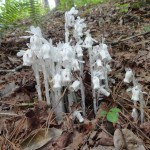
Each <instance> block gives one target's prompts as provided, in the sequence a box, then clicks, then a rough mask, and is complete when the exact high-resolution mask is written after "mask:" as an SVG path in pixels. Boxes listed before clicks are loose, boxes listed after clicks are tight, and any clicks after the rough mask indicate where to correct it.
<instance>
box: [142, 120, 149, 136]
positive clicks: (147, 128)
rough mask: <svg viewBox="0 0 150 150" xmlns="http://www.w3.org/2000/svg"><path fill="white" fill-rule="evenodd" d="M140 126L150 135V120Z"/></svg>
mask: <svg viewBox="0 0 150 150" xmlns="http://www.w3.org/2000/svg"><path fill="white" fill-rule="evenodd" d="M140 128H141V129H143V130H144V132H145V133H146V134H149V135H150V121H148V122H145V123H142V124H141V125H140Z"/></svg>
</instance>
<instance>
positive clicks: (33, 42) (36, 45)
mask: <svg viewBox="0 0 150 150" xmlns="http://www.w3.org/2000/svg"><path fill="white" fill-rule="evenodd" d="M30 46H31V49H32V50H33V51H38V50H40V48H41V46H42V40H41V39H40V38H39V37H38V36H36V35H33V36H31V38H30Z"/></svg>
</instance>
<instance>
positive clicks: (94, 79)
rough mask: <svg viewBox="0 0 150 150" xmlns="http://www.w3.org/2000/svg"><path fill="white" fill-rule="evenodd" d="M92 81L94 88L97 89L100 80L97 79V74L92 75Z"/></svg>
mask: <svg viewBox="0 0 150 150" xmlns="http://www.w3.org/2000/svg"><path fill="white" fill-rule="evenodd" d="M92 83H93V86H94V90H98V89H99V88H100V81H99V78H98V77H97V76H94V77H93V79H92Z"/></svg>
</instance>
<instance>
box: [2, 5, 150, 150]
mask: <svg viewBox="0 0 150 150" xmlns="http://www.w3.org/2000/svg"><path fill="white" fill-rule="evenodd" d="M79 15H80V17H81V18H85V23H86V24H87V29H90V32H91V35H92V37H93V38H95V39H96V40H97V41H99V42H100V41H101V39H102V37H105V39H106V40H105V42H106V43H107V44H108V46H109V50H110V54H111V56H112V58H113V62H112V64H111V67H112V72H111V73H110V74H109V77H110V78H111V79H113V80H114V81H115V82H114V83H112V84H111V85H110V89H111V96H109V97H108V98H105V100H103V101H102V102H101V103H100V106H99V110H98V113H97V115H96V117H94V116H93V112H92V110H89V109H90V108H88V107H89V106H90V105H92V96H91V92H89V88H88V85H90V81H89V78H88V75H87V76H85V79H84V84H85V85H87V89H85V90H86V106H87V110H88V112H87V113H88V115H87V117H86V119H85V121H84V122H83V123H78V122H77V121H75V122H74V121H73V120H72V119H71V117H70V115H69V114H64V122H62V123H60V124H58V123H57V122H56V120H55V117H54V115H53V112H52V111H51V109H49V108H48V107H47V106H46V104H45V102H44V101H43V102H38V100H37V93H36V89H35V84H36V82H35V78H34V74H33V71H32V69H31V68H30V67H22V59H21V58H18V57H17V56H16V53H17V52H18V51H19V50H26V49H27V46H26V43H27V42H28V39H21V38H19V37H20V36H24V35H27V33H25V32H24V29H23V28H21V27H18V28H14V29H11V30H7V31H5V33H4V34H3V38H2V41H1V47H0V149H1V150H6V149H14V150H19V149H26V150H31V149H39V150H48V149H49V150H63V149H66V150H73V149H74V150H77V149H81V150H89V149H90V150H112V149H116V150H121V149H125V150H144V149H146V150H148V149H150V6H149V5H145V6H141V7H140V8H129V9H128V11H127V12H125V13H123V12H121V11H119V9H116V7H115V6H112V5H111V4H103V5H97V6H91V7H88V8H86V7H83V8H81V9H79ZM41 22H42V23H41V29H42V31H43V33H44V37H45V38H47V39H48V38H52V40H53V43H54V44H56V43H58V42H59V41H64V35H65V32H64V12H60V11H54V12H53V13H50V14H49V15H46V16H45V17H43V18H42V20H41ZM20 24H21V25H22V26H26V27H25V28H27V27H29V26H30V22H28V21H27V20H24V21H23V22H21V23H20ZM22 30H23V31H22ZM129 67H130V68H132V70H133V71H134V72H135V77H136V78H137V80H138V82H139V83H140V84H141V86H142V91H143V92H146V94H144V100H145V108H144V113H145V122H144V123H142V124H141V123H140V117H139V118H138V120H137V121H134V120H133V118H132V117H131V113H132V109H133V107H134V104H133V102H132V101H131V93H130V92H126V90H127V88H128V87H129V86H131V85H129V86H128V85H126V84H124V83H123V82H122V81H123V78H124V75H125V68H129ZM87 68H88V67H87ZM87 68H85V70H84V72H85V74H86V73H87V72H88V69H87ZM87 74H88V73H87ZM43 90H44V89H43ZM112 107H118V108H120V109H121V112H120V113H119V120H118V122H117V123H111V122H109V121H108V120H107V119H106V118H103V117H101V116H100V112H101V111H102V110H109V108H112ZM137 109H138V111H139V110H140V109H139V105H137ZM46 133H48V134H47V136H45V135H46ZM114 133H115V134H114Z"/></svg>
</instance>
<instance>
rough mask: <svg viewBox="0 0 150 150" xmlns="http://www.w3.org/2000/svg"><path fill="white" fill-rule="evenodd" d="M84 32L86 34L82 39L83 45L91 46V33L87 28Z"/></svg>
mask: <svg viewBox="0 0 150 150" xmlns="http://www.w3.org/2000/svg"><path fill="white" fill-rule="evenodd" d="M85 34H86V38H85V40H84V47H86V48H91V47H92V45H93V41H94V40H93V38H92V37H91V34H90V30H87V31H86V32H85Z"/></svg>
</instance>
